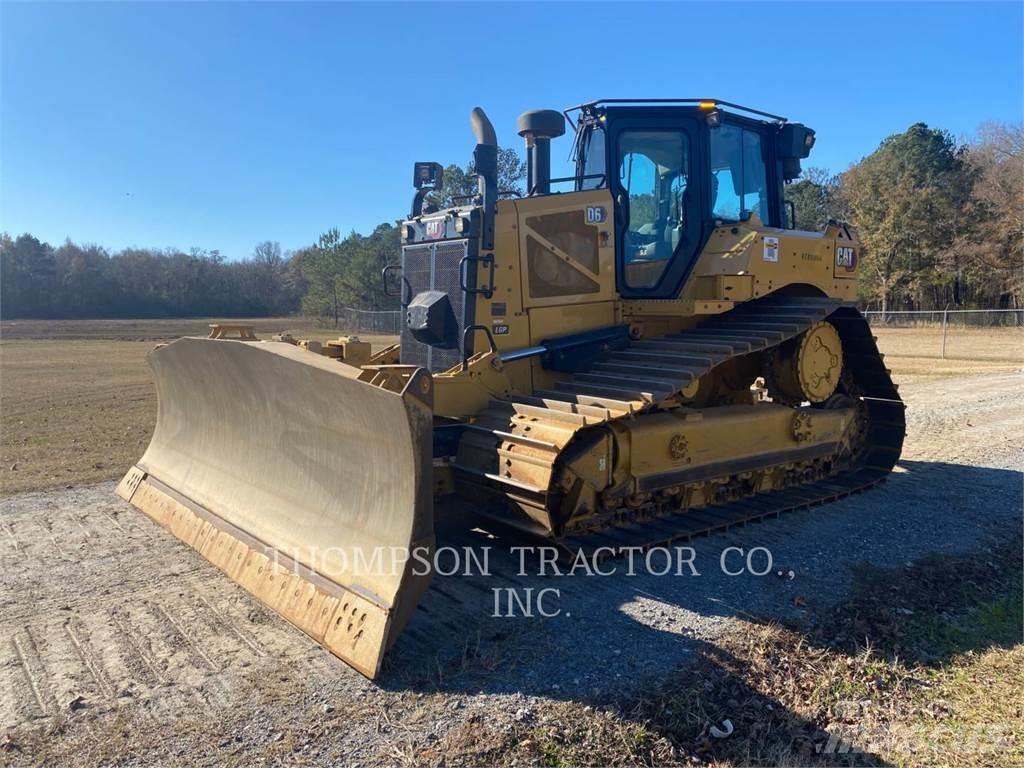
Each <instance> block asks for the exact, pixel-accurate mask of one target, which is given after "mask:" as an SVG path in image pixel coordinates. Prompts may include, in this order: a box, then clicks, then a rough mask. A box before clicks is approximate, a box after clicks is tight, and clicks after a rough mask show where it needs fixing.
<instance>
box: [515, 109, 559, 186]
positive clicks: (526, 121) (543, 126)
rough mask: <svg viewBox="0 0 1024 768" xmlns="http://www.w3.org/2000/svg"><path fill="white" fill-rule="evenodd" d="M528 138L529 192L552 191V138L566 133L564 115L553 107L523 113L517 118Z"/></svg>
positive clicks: (527, 171)
mask: <svg viewBox="0 0 1024 768" xmlns="http://www.w3.org/2000/svg"><path fill="white" fill-rule="evenodd" d="M516 128H517V129H518V131H519V135H520V136H522V137H523V138H524V139H526V186H527V193H528V194H530V195H546V194H548V193H550V192H551V140H552V139H557V138H558V137H559V136H561V135H562V134H564V133H565V117H563V115H562V113H561V112H556V111H555V110H553V109H536V110H533V111H531V112H524V113H523V114H521V115H520V116H519V120H517V121H516Z"/></svg>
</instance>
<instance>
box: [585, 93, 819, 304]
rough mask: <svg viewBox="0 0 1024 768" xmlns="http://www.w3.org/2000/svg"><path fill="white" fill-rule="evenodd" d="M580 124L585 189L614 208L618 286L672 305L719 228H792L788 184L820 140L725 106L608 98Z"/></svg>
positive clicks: (588, 109) (627, 293)
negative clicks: (602, 194)
mask: <svg viewBox="0 0 1024 768" xmlns="http://www.w3.org/2000/svg"><path fill="white" fill-rule="evenodd" d="M574 112H575V113H578V117H577V120H576V142H575V159H576V189H577V191H582V190H589V189H604V188H607V189H608V190H609V191H610V192H611V194H612V199H613V201H614V203H615V208H616V211H615V213H616V215H615V223H616V231H615V237H616V254H617V258H616V282H617V284H618V289H619V293H620V294H621V295H622V296H623V297H626V298H673V297H675V296H676V295H678V292H679V289H680V288H681V286H682V284H683V282H685V280H686V278H687V275H688V274H689V272H690V269H691V268H692V267H693V264H694V263H695V261H696V258H697V255H698V254H699V253H700V252H701V249H702V248H703V246H704V244H705V243H706V242H707V239H708V238H709V237H710V235H711V232H712V231H713V229H714V228H715V227H718V226H727V225H729V224H731V223H732V224H736V223H740V222H745V221H748V220H750V219H751V218H752V217H753V216H755V215H756V216H757V219H758V220H759V221H760V223H761V224H762V225H765V226H769V227H779V228H782V227H785V226H787V217H786V216H785V212H784V206H783V202H782V201H783V192H782V190H783V184H784V182H786V181H790V180H792V179H794V178H796V177H797V176H798V175H799V173H800V159H802V158H805V157H807V155H808V153H809V152H810V149H811V146H813V144H814V132H813V131H811V130H810V129H809V128H806V127H804V126H803V125H800V124H798V123H787V122H786V120H785V118H782V117H779V116H777V115H771V114H768V113H765V112H759V111H757V110H751V109H747V108H745V107H739V106H738V105H733V104H728V103H727V102H718V101H698V100H692V99H678V100H677V99H671V100H658V101H650V102H644V101H633V100H605V101H597V102H590V103H588V104H583V105H580V106H578V107H573V108H572V109H569V110H567V111H566V115H567V116H569V117H570V118H571V114H572V113H574Z"/></svg>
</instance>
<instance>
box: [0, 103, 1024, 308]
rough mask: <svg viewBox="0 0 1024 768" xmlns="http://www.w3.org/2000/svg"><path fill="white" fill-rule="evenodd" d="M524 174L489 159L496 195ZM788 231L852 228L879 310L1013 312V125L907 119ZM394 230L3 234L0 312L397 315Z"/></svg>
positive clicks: (458, 177) (807, 189) (808, 189)
mask: <svg viewBox="0 0 1024 768" xmlns="http://www.w3.org/2000/svg"><path fill="white" fill-rule="evenodd" d="M525 175H526V171H525V166H524V164H523V162H522V160H520V159H519V156H518V155H517V153H516V152H515V150H512V149H502V150H500V153H499V183H498V188H499V190H501V191H502V192H507V193H509V194H522V193H523V183H522V182H523V179H524V178H525ZM474 191H475V181H474V178H473V167H472V164H470V165H467V166H465V167H461V166H458V165H450V166H448V167H447V168H446V169H445V184H444V188H443V191H442V192H441V193H440V194H436V195H432V196H431V197H430V198H428V202H432V203H433V204H435V205H438V206H442V207H443V206H447V205H450V204H452V202H453V200H454V199H458V198H459V197H461V196H466V195H471V194H473V193H474ZM786 197H787V199H788V200H791V201H792V203H793V208H794V211H795V219H796V221H795V223H796V225H797V226H798V227H799V228H801V229H812V230H813V229H817V230H821V229H824V227H825V226H826V225H827V223H828V221H829V220H837V221H845V222H849V223H851V224H852V225H853V226H854V227H855V228H856V229H857V231H858V233H859V235H860V238H861V241H862V242H863V244H864V248H863V249H862V253H861V254H860V258H861V268H860V270H859V275H860V285H859V291H860V296H861V299H862V300H863V301H864V302H865V303H866V304H868V305H871V306H874V307H879V308H883V309H897V308H899V309H933V308H942V307H945V306H957V307H993V306H1001V307H1021V306H1024V129H1022V126H1021V125H1019V124H1016V125H1005V124H990V125H986V126H983V127H982V129H981V130H980V131H979V132H978V134H977V135H976V136H975V137H973V138H972V139H971V140H969V141H958V140H957V139H955V138H954V137H953V136H952V135H951V134H950V133H949V132H947V131H943V130H940V129H935V128H930V127H928V126H927V125H924V124H922V123H918V124H915V125H912V126H910V128H908V129H907V130H906V131H904V132H903V133H899V134H895V135H893V136H890V137H888V138H886V139H885V140H883V141H882V142H881V144H880V145H879V147H878V148H877V149H876V150H875V151H874V152H872V153H871V154H870V155H868V156H867V157H865V158H863V159H862V160H860V161H859V162H857V163H855V164H853V165H851V166H850V168H848V169H847V170H846V171H844V172H843V173H840V174H838V175H831V174H828V173H826V172H824V171H822V170H820V169H814V168H811V169H808V170H807V171H805V173H804V175H803V177H802V178H801V180H799V181H797V182H795V183H793V184H790V185H789V186H788V187H787V188H786ZM399 249H400V236H399V228H398V225H397V222H391V223H382V224H380V225H378V226H377V227H376V228H375V229H374V230H373V231H372V232H371V233H370V234H368V235H362V234H359V233H357V232H351V233H349V234H348V235H345V236H343V235H342V234H341V232H340V231H339V230H337V229H329V230H327V231H326V232H324V233H323V234H322V235H320V237H319V238H318V240H317V241H316V242H315V243H313V244H311V245H309V246H307V247H304V248H300V249H298V250H296V251H294V252H291V253H285V252H282V250H281V247H280V245H279V244H277V243H275V242H270V241H267V242H263V243H260V244H259V245H257V246H256V248H255V249H254V251H253V253H252V255H251V256H250V257H249V258H246V259H242V260H237V261H228V260H226V259H224V258H223V256H222V255H221V254H220V253H219V252H218V251H216V250H211V251H206V250H202V249H192V250H190V251H189V252H187V253H186V252H182V251H178V250H173V249H170V250H153V249H140V248H126V249H123V250H121V251H118V252H114V253H111V252H108V251H107V250H106V249H104V248H102V247H100V246H97V245H76V244H75V243H72V242H71V241H67V242H65V243H64V244H63V245H60V246H57V247H54V246H51V245H49V244H48V243H45V242H41V241H40V240H39V239H37V238H35V237H33V236H32V235H29V234H25V235H21V236H19V237H17V238H12V237H11V236H9V235H7V234H3V235H0V316H2V317H3V318H5V319H6V318H19V317H36V318H58V317H61V318H63V317H69V318H88V317H171V316H178V317H188V316H192V317H199V316H207V317H209V316H225V317H230V316H235V317H242V316H248V317H258V316H271V315H283V314H292V313H296V312H302V313H303V314H306V315H308V316H312V317H317V318H321V319H322V320H323V321H324V322H325V323H327V324H331V325H335V326H337V325H338V323H339V319H340V317H341V313H342V311H343V310H344V309H345V308H348V307H352V308H358V309H365V310H387V309H397V308H398V304H397V299H395V298H394V297H391V296H387V295H385V293H384V290H383V285H382V281H381V270H382V269H383V268H384V267H385V266H387V265H388V264H395V263H397V262H398V260H399Z"/></svg>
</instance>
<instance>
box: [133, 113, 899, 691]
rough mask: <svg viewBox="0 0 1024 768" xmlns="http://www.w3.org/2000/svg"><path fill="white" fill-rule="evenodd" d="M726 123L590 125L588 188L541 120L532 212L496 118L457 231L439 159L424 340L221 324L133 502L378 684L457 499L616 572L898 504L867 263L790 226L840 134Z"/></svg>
mask: <svg viewBox="0 0 1024 768" xmlns="http://www.w3.org/2000/svg"><path fill="white" fill-rule="evenodd" d="M708 104H709V102H703V101H702V102H699V104H698V103H697V102H694V103H692V104H689V103H687V104H685V105H683V106H680V107H678V108H669V109H667V110H666V109H664V108H662V107H660V106H659V107H657V108H655V107H641V108H633V107H609V108H607V109H605V108H604V107H601V106H600V105H598V104H596V103H595V104H591V105H585V106H584V107H583V108H582V111H581V112H580V116H579V123H578V125H577V145H578V149H577V156H578V172H577V176H576V177H575V178H574V179H573V180H572V181H573V182H574V187H575V188H574V189H571V190H569V191H565V192H562V193H557V192H552V191H551V185H552V182H551V181H550V175H549V173H548V170H547V169H546V168H545V167H544V166H543V163H544V162H545V161H546V159H545V157H546V156H545V155H544V154H543V152H542V150H544V148H545V146H546V144H545V142H546V141H547V140H549V139H550V138H552V137H554V136H557V135H559V131H560V128H559V121H560V120H561V118H560V116H558V113H551V112H540V113H527V115H524V118H525V120H524V118H521V120H520V133H521V134H523V135H524V136H526V138H527V147H528V151H529V153H530V162H531V166H530V182H529V187H530V192H531V194H529V195H527V196H522V197H515V198H512V199H498V197H499V196H498V195H497V191H496V178H495V171H494V167H495V166H494V157H495V152H496V145H495V140H494V132H493V128H491V127H490V125H489V123H488V122H487V121H486V117H483V116H482V113H479V114H477V112H476V111H475V112H474V130H476V131H477V138H478V145H477V153H476V161H477V167H478V169H480V175H481V181H480V197H479V199H477V200H474V201H471V203H470V204H468V205H464V206H452V207H448V208H445V207H443V206H442V207H437V208H435V209H430V208H429V207H428V206H426V205H425V204H424V201H425V199H426V192H428V191H430V190H431V189H432V188H433V189H434V190H436V189H437V188H438V181H439V179H437V178H435V177H436V173H437V172H436V171H435V170H433V169H434V168H439V166H436V164H417V168H416V174H417V187H418V190H419V191H418V192H417V197H416V201H415V202H414V209H413V214H412V215H411V217H410V218H409V219H408V220H407V221H406V222H405V223H404V224H403V255H402V264H401V275H402V285H403V287H402V289H401V293H402V298H401V303H402V305H403V313H404V320H405V323H406V325H405V327H403V331H402V336H401V340H400V343H399V344H397V345H395V346H392V347H388V348H386V349H384V350H382V351H379V352H378V353H377V354H376V355H371V353H370V349H369V346H368V345H367V344H365V343H364V342H361V341H359V340H358V339H357V338H355V337H342V338H341V339H339V340H338V341H336V342H329V343H327V344H326V345H323V344H318V343H315V342H302V341H296V340H295V339H291V338H289V337H275V341H259V340H257V339H255V337H254V336H253V335H252V334H251V332H250V331H249V330H248V329H246V328H244V327H240V326H239V327H235V326H232V327H229V326H217V327H214V328H213V329H212V331H211V335H210V336H211V337H210V338H208V339H181V340H178V341H175V342H173V343H171V344H168V345H164V346H161V347H159V348H157V349H156V350H154V351H153V352H152V353H151V354H150V357H149V362H150V365H151V367H152V369H153V372H154V376H155V379H156V385H157V393H158V398H159V415H158V419H157V427H156V431H155V433H154V436H153V439H152V442H151V444H150V446H149V448H148V450H147V451H146V453H145V455H144V456H143V457H142V458H141V459H140V460H139V462H138V464H137V465H136V466H134V467H133V468H132V469H131V470H130V471H129V472H128V474H127V475H126V476H125V478H124V480H123V481H122V482H121V484H120V486H119V488H118V493H119V494H120V495H121V496H122V497H123V498H125V499H126V500H128V501H129V502H131V503H132V504H133V505H135V506H136V507H138V508H139V509H141V510H142V511H143V512H145V513H146V514H148V515H149V516H150V517H152V518H153V519H154V520H156V521H157V522H158V523H160V524H161V525H163V526H164V527H165V528H167V529H168V530H169V531H171V532H172V533H173V534H174V535H176V536H178V537H179V538H180V539H182V540H183V541H185V542H186V543H188V544H189V545H191V546H192V547H194V548H195V549H196V550H197V551H199V552H200V554H202V555H203V556H204V557H206V558H207V559H208V560H210V561H211V562H212V563H214V564H215V565H217V566H218V567H219V568H221V569H222V570H223V571H224V572H225V573H226V574H227V575H228V576H229V577H230V578H232V579H233V580H235V581H236V582H237V583H239V584H241V585H242V586H243V587H245V588H246V589H248V590H249V591H250V592H251V593H252V594H253V595H255V596H256V597H258V598H259V599H260V600H262V601H263V602H264V603H266V604H267V605H269V606H271V607H272V608H274V609H275V610H277V611H278V612H279V613H280V614H281V615H282V616H284V617H285V618H287V619H288V620H289V621H291V622H292V623H293V624H295V625H296V626H298V627H299V628H300V629H302V630H303V631H305V632H306V633H308V634H309V635H310V636H312V637H313V638H314V639H316V640H317V641H318V642H319V643H321V644H322V645H324V646H325V647H326V648H327V649H329V650H330V651H331V652H333V653H335V654H336V655H338V656H339V657H340V658H342V659H344V660H345V661H347V662H348V663H349V664H351V665H352V666H353V667H354V668H356V669H357V670H359V671H360V672H361V673H363V674H365V675H367V676H369V677H375V676H376V675H377V674H378V673H379V672H380V668H381V662H382V659H383V657H384V654H385V652H386V650H387V648H388V647H389V646H390V645H391V643H393V642H394V640H395V639H396V637H397V636H398V634H399V633H400V632H401V629H402V627H403V625H404V624H405V622H406V621H407V620H408V618H409V617H410V615H411V614H412V612H413V610H414V608H415V606H416V604H417V602H418V600H419V597H420V595H421V594H422V593H423V591H424V590H425V589H426V588H427V586H428V581H429V572H426V571H422V570H420V569H417V568H416V564H417V563H423V562H425V561H428V560H429V557H430V553H431V552H432V551H433V548H434V546H435V533H434V514H435V506H437V503H438V502H439V501H440V500H445V501H446V502H451V503H452V504H453V505H455V506H458V507H460V508H461V509H463V510H467V509H468V510H469V511H471V512H472V513H474V514H475V517H474V520H475V521H476V523H475V524H479V525H483V526H484V527H486V526H488V525H493V526H496V527H500V528H502V529H512V530H517V531H520V532H523V533H524V534H525V535H530V536H538V537H543V538H545V539H547V540H549V541H552V542H555V543H556V544H558V545H559V546H561V547H562V548H563V549H564V550H565V551H567V552H569V553H573V554H575V555H579V554H580V553H583V554H585V555H587V556H593V557H599V556H603V555H606V554H608V553H612V554H614V552H615V550H616V549H618V548H621V547H624V546H637V545H638V546H653V545H658V544H661V543H667V542H669V541H671V540H673V539H675V538H678V537H686V536H691V535H696V534H698V533H703V532H708V531H712V530H716V529H718V528H722V527H727V526H728V525H731V524H736V523H740V522H744V521H746V520H748V519H753V518H757V517H763V516H764V515H766V514H777V513H778V512H781V511H786V510H788V509H793V508H799V507H802V506H808V505H810V504H814V503H819V502H822V501H827V500H829V499H833V498H838V497H841V496H843V495H845V494H847V493H851V492H854V491H858V490H861V489H863V488H866V487H870V486H872V485H874V484H876V483H878V482H880V481H881V480H882V479H883V478H884V476H885V475H886V474H887V473H888V471H889V470H890V469H891V467H892V466H893V464H894V463H895V461H896V459H897V458H898V456H899V452H900V449H901V445H902V439H903V431H904V427H903V424H904V422H903V405H902V403H901V402H900V400H899V397H898V395H897V393H896V389H895V385H893V384H892V382H891V379H890V378H889V375H888V371H886V370H885V368H884V365H883V364H882V359H881V355H879V353H878V351H877V348H876V347H875V344H874V340H873V339H872V337H871V334H870V331H869V330H868V329H867V326H866V323H865V321H864V319H863V317H862V316H861V315H860V314H859V312H858V311H857V310H856V309H855V308H854V307H853V306H852V303H851V302H852V301H853V300H854V299H855V297H856V278H857V265H858V262H859V259H858V256H859V251H860V249H861V245H860V243H859V242H858V240H857V237H856V233H855V232H854V231H853V230H852V229H851V228H850V227H848V226H846V225H844V224H841V223H830V224H829V225H828V227H827V228H826V229H825V231H824V232H803V231H799V230H796V229H793V228H792V222H786V221H785V220H786V218H787V217H786V216H785V215H784V213H783V210H782V181H783V178H787V179H788V178H791V177H792V176H793V175H794V173H796V172H798V170H799V164H798V162H797V163H796V165H795V166H794V164H793V163H794V160H795V159H798V158H799V157H806V152H807V151H809V147H810V145H811V144H813V132H811V131H809V129H805V128H803V126H799V125H798V124H788V123H785V121H781V119H776V118H774V116H767V117H769V118H771V119H769V120H760V121H758V120H754V119H753V118H751V116H750V115H749V114H748V115H746V116H745V117H736V118H735V119H734V118H732V117H730V116H729V114H728V113H725V114H724V116H723V111H722V109H721V107H720V105H717V104H711V105H710V108H709V107H708ZM747 112H752V111H751V110H748V111H747ZM756 114H757V115H762V116H763V113H756ZM556 117H557V118H558V119H557V120H556V119H555V118H556ZM637 125H639V126H641V127H640V128H636V127H635V126H637ZM722 126H725V127H724V128H723V127H722ZM673 130H676V131H677V134H672V131H673ZM715 130H732V131H734V132H735V131H740V132H741V133H742V135H743V144H742V146H743V147H746V146H747V144H749V143H751V140H750V136H758V137H760V138H759V141H760V142H761V146H762V147H767V149H762V150H761V155H760V156H761V157H762V158H764V163H765V167H766V168H767V169H768V170H767V171H765V172H764V173H763V174H762V176H760V177H757V176H750V177H749V178H748V171H747V170H746V168H745V166H746V161H744V162H743V163H741V164H740V165H739V167H740V169H741V170H740V172H739V173H738V174H737V171H736V168H737V164H736V163H735V161H734V160H730V159H729V156H728V155H727V153H724V151H722V150H716V149H715V146H716V141H717V142H718V143H719V144H722V143H723V142H724V139H721V138H716V137H720V136H725V135H726V134H715V133H713V131H715ZM598 131H600V132H601V135H602V136H604V134H607V141H605V139H604V138H602V141H601V143H600V147H599V148H595V147H598V144H597V143H595V137H596V136H597V132H598ZM630 131H632V133H630ZM748 134H750V136H748ZM673 136H677V138H673ZM666 137H668V138H666ZM670 141H677V143H678V145H679V146H681V147H689V149H688V150H687V152H686V154H685V155H684V159H683V160H681V161H678V160H677V159H676V158H677V157H678V155H679V153H678V152H675V150H673V148H672V146H671V145H670ZM644 142H646V145H645V144H644ZM687 142H688V143H687ZM606 144H607V147H606ZM644 146H649V147H650V148H651V149H650V150H649V154H650V156H651V158H653V160H651V161H650V162H649V163H648V166H647V167H648V170H646V171H644V170H643V169H642V168H641V167H640V166H641V165H642V163H643V161H644V160H645V158H644V157H643V156H642V153H641V152H640V150H641V149H643V147H644ZM737 146H739V144H737ZM616 147H617V149H616ZM638 147H639V148H640V149H638ZM709 147H710V149H709ZM588 148H589V149H588ZM742 151H746V150H745V149H744V150H742ZM597 152H601V153H605V154H604V155H602V156H601V157H598V158H597V159H598V160H600V161H601V162H600V163H598V164H597V165H598V171H599V172H598V173H596V174H590V173H588V171H589V169H590V167H591V165H592V164H594V163H595V159H594V158H595V153H597ZM588 153H589V154H588ZM616 153H619V154H616ZM627 157H628V161H627ZM634 161H635V163H636V170H635V174H636V175H635V176H634V175H633V174H634ZM730 163H731V165H730ZM602 168H608V169H609V170H610V173H607V174H606V173H603V172H602ZM645 173H646V176H645V175H644V174H645ZM595 177H596V178H597V179H599V180H598V181H597V182H596V183H595V184H593V185H592V186H594V187H596V188H589V187H588V179H594V178H595ZM634 178H635V179H640V181H642V182H643V183H647V184H648V185H649V186H650V188H651V189H652V190H653V191H652V193H651V194H649V195H645V194H639V193H635V191H634V190H633V189H631V187H630V184H631V183H632V181H633V180H634ZM422 179H428V180H430V179H433V187H431V185H430V183H426V185H425V186H421V184H420V181H421V180H422ZM750 179H753V181H752V182H750V183H752V184H755V186H757V191H758V195H757V196H756V203H752V204H751V208H752V210H749V211H747V210H745V206H746V203H745V202H743V201H744V195H746V196H748V197H752V198H753V197H755V196H754V195H753V193H752V192H749V190H747V186H749V185H748V181H750ZM769 179H771V180H773V181H772V183H774V184H776V185H777V189H776V188H775V187H773V186H772V185H771V184H770V183H769V182H768V180H769ZM638 183H639V182H638ZM726 184H731V185H732V186H733V187H735V188H736V189H737V190H739V191H738V193H737V195H738V200H739V201H740V202H739V203H738V205H739V211H740V213H739V214H738V215H737V216H735V217H734V218H733V219H732V220H727V219H723V218H722V217H721V216H719V215H718V212H719V206H720V203H719V198H720V197H721V194H722V193H721V189H722V187H723V185H726ZM762 215H763V216H765V217H766V218H768V219H770V220H771V223H767V222H766V221H764V220H762ZM644 217H646V218H647V221H646V223H644V224H642V225H641V224H638V223H637V222H638V221H639V220H640V219H642V218H644ZM784 224H787V225H786V226H784ZM673 281H674V282H673ZM659 286H660V287H659ZM666 286H667V287H666ZM232 333H235V334H237V335H238V338H234V339H233V338H227V337H228V336H230V335H231V334H232ZM414 553H415V555H418V557H417V556H414Z"/></svg>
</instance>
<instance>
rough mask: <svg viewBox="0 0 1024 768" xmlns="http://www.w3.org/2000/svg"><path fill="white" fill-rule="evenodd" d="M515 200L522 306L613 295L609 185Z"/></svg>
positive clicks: (556, 304)
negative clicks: (607, 186) (583, 190)
mask: <svg viewBox="0 0 1024 768" xmlns="http://www.w3.org/2000/svg"><path fill="white" fill-rule="evenodd" d="M515 204H516V210H517V213H518V231H519V254H520V263H521V265H522V268H521V273H522V292H523V297H524V299H523V304H524V305H525V306H526V307H528V308H533V307H559V306H565V305H567V304H588V303H593V302H600V301H610V300H612V299H614V298H615V245H614V225H613V215H614V209H613V207H612V197H611V193H610V192H609V191H608V190H606V189H595V190H588V191H585V192H572V193H567V194H560V195H543V196H538V197H528V198H523V199H520V200H517V201H516V203H515Z"/></svg>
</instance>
